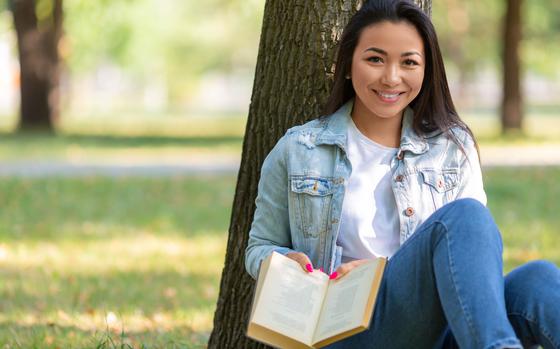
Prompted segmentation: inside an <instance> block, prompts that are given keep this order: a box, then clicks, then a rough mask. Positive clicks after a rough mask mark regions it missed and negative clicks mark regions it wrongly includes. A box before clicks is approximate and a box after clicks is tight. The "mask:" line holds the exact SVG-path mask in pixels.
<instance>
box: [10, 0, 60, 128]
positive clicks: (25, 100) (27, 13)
mask: <svg viewBox="0 0 560 349" xmlns="http://www.w3.org/2000/svg"><path fill="white" fill-rule="evenodd" d="M9 6H10V9H11V11H12V14H13V18H14V26H15V29H16V33H17V43H18V54H19V62H20V90H21V105H20V116H21V119H20V126H19V127H20V129H21V130H30V129H42V130H50V131H53V130H54V124H55V122H56V120H57V118H58V116H59V70H60V62H59V61H60V60H59V54H58V44H59V41H60V38H61V36H62V0H10V3H9Z"/></svg>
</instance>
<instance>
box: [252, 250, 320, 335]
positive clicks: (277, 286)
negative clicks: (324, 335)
mask: <svg viewBox="0 0 560 349" xmlns="http://www.w3.org/2000/svg"><path fill="white" fill-rule="evenodd" d="M327 283H328V276H327V275H326V274H324V273H321V272H318V271H315V272H313V273H311V274H307V273H306V272H305V271H303V270H302V268H301V266H300V265H299V264H298V263H297V262H295V261H294V260H291V259H289V258H287V257H285V256H283V255H280V254H278V253H276V254H275V255H273V258H272V260H271V263H270V267H269V270H268V272H267V274H266V278H265V280H264V283H263V285H262V290H261V292H260V298H259V299H258V300H257V301H256V305H255V313H254V314H253V318H252V322H254V323H256V324H258V325H261V326H263V327H266V328H269V329H271V330H274V331H277V332H279V333H281V334H283V335H286V336H289V337H291V338H294V339H296V340H298V341H300V342H303V343H306V344H309V345H311V340H312V338H313V333H314V331H315V326H316V324H317V320H318V318H319V313H320V311H321V306H322V302H323V298H324V296H325V293H326V289H327Z"/></svg>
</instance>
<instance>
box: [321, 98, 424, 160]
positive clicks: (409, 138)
mask: <svg viewBox="0 0 560 349" xmlns="http://www.w3.org/2000/svg"><path fill="white" fill-rule="evenodd" d="M353 106H354V99H353V98H352V99H350V100H349V101H348V102H346V103H345V104H344V105H343V106H342V107H340V108H339V109H338V110H337V111H336V112H335V113H334V114H332V115H330V116H327V117H324V118H322V120H320V121H321V123H322V124H323V125H324V128H323V132H321V133H320V134H319V135H318V136H317V138H316V140H315V143H316V144H336V145H338V146H339V147H341V148H342V149H343V150H345V151H346V137H347V136H346V135H347V131H348V127H349V126H350V122H351V114H352V108H353ZM413 119H414V111H413V110H412V108H410V107H407V108H406V109H405V111H404V116H403V121H402V129H401V142H400V143H401V144H400V151H401V152H402V151H410V152H412V153H414V154H423V153H425V152H427V151H428V142H426V139H425V138H424V137H422V136H419V135H418V134H416V132H414V129H413V127H412V121H413Z"/></svg>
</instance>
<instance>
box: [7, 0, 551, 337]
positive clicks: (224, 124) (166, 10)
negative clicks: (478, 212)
mask: <svg viewBox="0 0 560 349" xmlns="http://www.w3.org/2000/svg"><path fill="white" fill-rule="evenodd" d="M54 3H55V1H54V0H37V1H35V2H34V5H35V12H36V14H37V17H38V19H39V25H41V23H43V25H46V24H45V23H48V21H49V16H50V14H51V13H52V11H53V6H54ZM507 3H508V1H505V0H504V1H502V0H492V1H472V2H462V1H458V0H442V1H437V2H434V4H433V7H432V11H433V12H432V19H433V21H434V24H435V26H436V29H437V30H438V34H439V36H440V43H441V45H442V51H443V53H444V56H445V59H446V67H447V72H448V79H449V81H450V85H451V89H452V94H453V96H454V98H455V101H456V104H457V107H458V109H459V113H460V115H461V116H462V117H463V118H464V119H465V120H466V121H467V122H468V124H469V125H471V127H472V128H473V131H474V133H475V135H476V136H477V139H478V141H479V143H480V150H481V159H482V164H483V166H484V179H485V184H486V190H487V193H488V198H489V204H488V205H489V208H490V209H491V211H492V213H493V214H494V216H495V218H496V220H497V222H498V225H499V226H500V227H501V229H502V233H503V237H504V244H505V249H504V261H505V269H504V272H507V271H509V270H511V269H512V268H514V267H515V266H516V265H519V264H521V263H523V262H526V261H529V260H533V259H539V258H546V259H549V260H552V261H554V262H555V263H557V264H558V263H560V250H559V248H560V237H559V235H558V234H559V233H560V231H559V229H558V227H559V226H560V224H559V223H560V218H559V217H560V216H559V215H558V214H557V211H558V209H559V208H560V205H559V204H558V197H560V186H559V185H558V181H559V180H560V99H559V97H558V96H560V70H559V69H558V68H557V63H556V61H557V58H558V56H559V55H560V46H558V45H557V43H558V42H560V40H559V39H560V5H559V4H558V3H557V2H555V1H552V0H540V1H531V2H529V1H526V2H524V3H523V6H524V7H523V11H522V28H523V30H522V32H523V39H522V41H521V43H520V48H519V57H520V59H521V63H522V69H521V72H522V74H521V76H522V96H523V112H524V117H523V128H522V129H521V130H517V131H516V130H514V131H510V132H507V133H503V132H502V129H501V126H500V125H501V124H500V108H501V98H502V90H503V87H502V67H503V57H502V46H503V41H504V40H503V38H502V35H503V34H502V31H503V19H504V14H505V10H506V5H507ZM63 9H64V22H63V36H62V38H61V40H60V42H59V45H58V50H59V53H60V58H61V69H60V86H59V88H60V114H59V115H58V117H57V119H56V122H55V124H54V131H53V130H48V129H47V130H38V129H31V130H28V129H25V128H24V127H21V124H20V116H19V104H20V96H19V86H20V83H21V81H20V79H19V62H18V52H17V40H16V32H15V29H14V24H13V17H12V13H11V11H10V7H9V3H8V1H4V2H0V131H1V133H0V299H1V301H0V345H1V346H2V347H5V348H12V347H14V348H29V347H37V348H68V347H100V348H105V347H107V348H113V347H123V346H124V347H134V348H136V347H142V346H145V347H150V348H151V347H187V348H199V347H204V346H205V345H206V342H207V340H208V336H209V335H210V332H211V330H212V326H213V323H212V321H213V316H214V310H215V307H216V300H217V297H218V293H219V282H220V274H221V271H222V268H223V263H224V257H225V250H226V243H227V235H228V233H227V230H228V226H229V221H230V215H231V209H232V207H231V206H232V203H233V195H234V191H235V182H236V174H237V169H238V166H239V162H240V156H241V147H242V140H243V135H244V132H245V125H246V122H247V114H248V110H249V103H250V98H251V91H252V89H253V86H252V83H253V78H254V74H255V65H256V59H257V51H258V45H259V37H260V29H261V25H262V20H263V13H264V0H229V1H226V0H208V1H203V2H197V1H178V0H159V1H155V0H134V1H132V0H113V1H107V0H105V1H85V0H68V1H65V2H64V8H63ZM41 21H42V22H41Z"/></svg>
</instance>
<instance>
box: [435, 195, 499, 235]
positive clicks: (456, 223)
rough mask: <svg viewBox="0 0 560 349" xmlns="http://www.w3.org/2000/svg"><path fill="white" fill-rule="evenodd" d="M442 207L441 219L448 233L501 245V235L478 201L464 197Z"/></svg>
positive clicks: (489, 215) (488, 213)
mask: <svg viewBox="0 0 560 349" xmlns="http://www.w3.org/2000/svg"><path fill="white" fill-rule="evenodd" d="M442 209H445V210H446V211H445V212H442V216H441V221H442V222H443V223H444V224H445V226H446V227H447V229H448V230H449V233H451V234H456V235H459V236H462V237H463V238H465V239H468V240H470V241H473V242H475V241H478V242H483V243H491V242H495V243H497V244H498V245H500V246H501V245H502V240H501V235H500V232H499V230H498V227H497V226H496V223H495V222H494V219H493V218H492V215H491V214H490V211H489V210H488V209H487V208H486V206H484V205H483V204H482V203H481V202H480V201H478V200H475V199H471V198H465V199H459V200H455V201H453V202H451V203H449V204H447V205H446V206H444V207H443V208H442Z"/></svg>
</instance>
